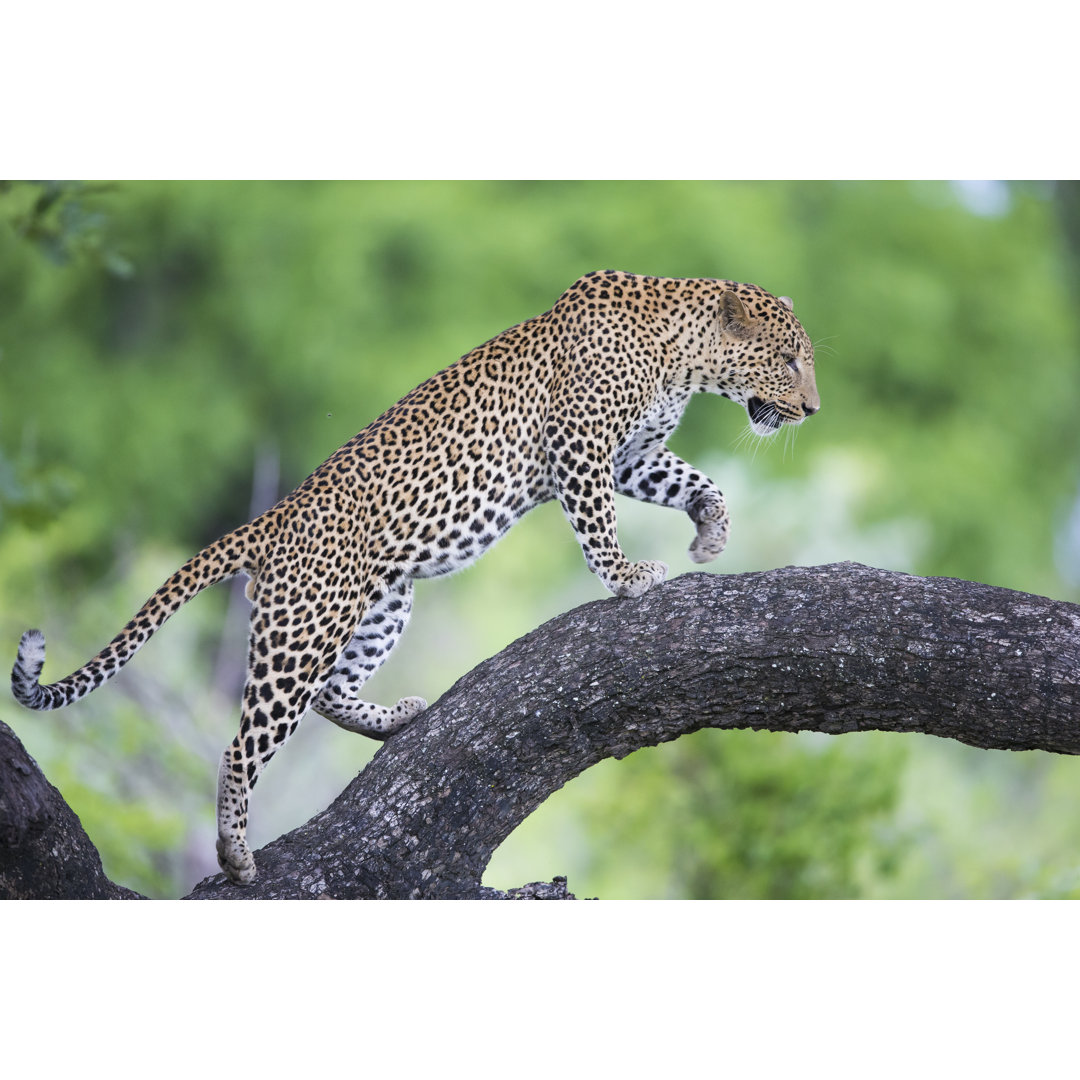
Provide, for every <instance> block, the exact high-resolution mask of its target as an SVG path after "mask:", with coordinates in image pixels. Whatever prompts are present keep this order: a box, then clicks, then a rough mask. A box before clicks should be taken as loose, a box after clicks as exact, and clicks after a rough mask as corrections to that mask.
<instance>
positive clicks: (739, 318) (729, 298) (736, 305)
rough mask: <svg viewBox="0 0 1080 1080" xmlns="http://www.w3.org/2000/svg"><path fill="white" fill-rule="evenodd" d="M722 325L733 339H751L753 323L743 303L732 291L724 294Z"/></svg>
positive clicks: (721, 312) (721, 313)
mask: <svg viewBox="0 0 1080 1080" xmlns="http://www.w3.org/2000/svg"><path fill="white" fill-rule="evenodd" d="M720 325H721V326H722V327H723V329H724V331H725V332H726V333H728V334H731V336H732V337H743V338H744V337H749V336H750V330H751V327H752V322H751V319H750V316H749V315H748V314H747V313H746V308H745V307H743V302H742V301H741V300H740V299H739V297H738V296H737V295H736V294H735V293H733V292H731V291H730V290H729V291H728V292H726V293H724V302H723V307H722V308H721V311H720Z"/></svg>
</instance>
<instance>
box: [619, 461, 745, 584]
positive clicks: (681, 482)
mask: <svg viewBox="0 0 1080 1080" xmlns="http://www.w3.org/2000/svg"><path fill="white" fill-rule="evenodd" d="M615 490H616V491H618V492H619V493H620V494H622V495H629V496H630V497H631V498H634V499H640V500H642V501H643V502H651V503H656V504H657V505H659V506H670V507H671V508H672V509H674V510H682V511H683V512H684V513H686V514H687V515H689V517H690V520H691V521H692V522H693V523H694V524H695V525H696V526H697V536H696V537H695V538H694V540H693V542H692V543H691V544H690V558H691V559H693V560H694V562H696V563H706V562H711V561H712V560H713V559H715V558H716V557H717V555H719V554H720V552H722V551H723V550H724V545H725V544H727V538H728V527H729V524H730V518H729V516H728V511H727V504H726V503H725V502H724V496H723V494H722V493H721V491H720V489H719V488H718V487H717V486H716V485H715V484H714V483H713V482H712V481H711V480H710V479H709V478H708V477H707V476H705V475H704V473H700V472H698V471H697V469H695V468H694V467H693V466H692V465H689V464H687V463H686V462H685V461H683V460H682V458H680V457H678V456H677V455H675V454H673V453H672V452H671V451H670V450H668V449H667V447H666V446H661V447H660V448H659V449H657V450H653V451H649V452H647V453H640V454H636V455H634V456H632V457H628V458H627V459H625V460H620V461H619V462H618V464H617V465H616V468H615Z"/></svg>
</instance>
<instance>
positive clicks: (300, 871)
mask: <svg viewBox="0 0 1080 1080" xmlns="http://www.w3.org/2000/svg"><path fill="white" fill-rule="evenodd" d="M1078 673H1080V608H1077V607H1076V606H1075V605H1072V604H1066V603H1061V602H1056V601H1052V600H1047V599H1044V598H1042V597H1036V596H1029V595H1026V594H1023V593H1016V592H1011V591H1009V590H1005V589H998V588H992V587H990V586H986V585H977V584H971V583H969V582H964V581H954V580H950V579H944V578H937V579H926V578H918V577H911V576H908V575H904V574H896V573H889V572H887V571H883V570H874V569H870V568H867V567H863V566H857V565H854V564H849V563H845V564H840V565H837V566H827V567H817V568H810V569H806V568H796V567H789V568H787V569H783V570H774V571H770V572H768V573H758V574H739V575H731V576H720V575H714V574H688V575H685V576H683V577H681V578H678V579H677V580H675V581H672V582H669V583H667V584H665V585H663V586H660V587H658V588H655V589H653V590H650V592H648V593H647V594H646V595H645V596H644V597H642V598H640V599H638V600H615V599H611V600H602V601H597V602H596V603H592V604H587V605H585V606H583V607H580V608H577V609H575V610H574V611H571V612H568V613H567V614H565V615H561V616H559V617H558V618H556V619H553V620H552V621H551V622H549V623H547V624H546V625H544V626H542V627H540V628H539V629H538V630H535V631H533V632H532V633H531V634H528V635H526V636H525V637H523V638H521V639H519V640H518V641H516V642H514V643H513V644H512V645H510V646H509V647H508V648H506V649H504V650H503V651H502V652H501V653H499V654H498V655H497V656H495V657H493V658H492V659H490V660H487V661H485V662H484V663H482V664H480V665H479V666H478V667H476V668H475V669H474V670H473V671H471V672H470V673H469V674H468V675H466V676H464V677H463V678H462V679H461V680H459V681H458V682H457V683H456V684H455V685H454V686H453V687H452V688H451V689H450V690H449V691H448V692H447V693H446V694H444V695H443V697H442V698H441V699H440V700H439V701H438V702H437V703H436V704H435V705H434V706H433V707H432V708H431V709H429V710H428V711H427V712H426V713H424V714H423V715H422V716H421V717H419V718H418V719H417V720H416V722H415V723H413V724H412V725H410V726H409V727H408V728H406V729H405V730H404V731H402V732H401V733H399V734H398V735H396V736H394V738H393V739H391V740H390V741H389V742H388V743H387V744H386V745H385V746H384V747H383V748H382V749H381V750H380V751H379V753H378V754H376V755H375V757H374V758H373V760H372V761H371V762H370V763H369V765H368V766H367V768H366V769H365V770H364V771H363V772H362V773H361V774H360V775H359V776H358V777H357V778H356V779H355V780H354V781H353V782H352V783H351V784H350V785H349V787H348V788H347V789H346V790H345V791H344V792H343V793H342V794H341V796H339V798H338V799H337V800H336V801H335V802H334V803H333V804H332V805H331V806H330V807H329V808H328V809H327V810H325V811H324V812H323V813H322V814H319V815H317V816H316V817H314V818H312V819H311V821H309V822H308V823H307V824H305V825H303V826H301V827H300V828H299V829H296V830H294V831H293V832H291V833H289V834H287V835H286V836H283V837H281V838H280V839H279V840H276V841H274V842H273V843H271V844H269V845H267V847H265V848H264V849H263V850H262V851H261V852H259V853H258V854H257V856H256V858H257V860H258V865H259V878H258V879H257V880H256V882H255V884H254V886H252V887H251V888H250V889H246V890H244V889H237V888H235V887H233V886H230V885H227V884H225V883H224V882H223V879H221V878H220V877H216V878H211V879H208V880H207V881H205V882H203V883H202V884H200V885H199V886H198V887H197V888H196V889H195V891H194V892H193V893H192V897H193V898H211V897H229V898H236V899H240V898H249V897H304V896H319V895H325V896H332V897H340V898H352V897H356V898H360V897H387V898H389V897H433V898H435V897H439V898H454V897H459V898H464V897H481V896H485V895H498V894H494V893H493V891H492V890H484V889H482V888H481V886H480V878H481V875H482V874H483V871H484V868H485V867H486V866H487V863H488V860H489V859H490V858H491V855H492V853H493V852H494V851H495V849H496V848H497V847H498V846H499V844H501V843H502V841H503V840H505V839H506V837H507V836H508V835H509V834H510V833H511V832H512V831H513V830H514V828H516V827H517V825H518V824H520V822H521V821H522V820H524V818H525V817H526V816H527V815H528V814H529V813H531V812H532V811H533V810H534V809H536V807H538V806H539V805H540V804H541V803H542V802H543V801H544V800H545V799H546V798H547V797H548V796H549V795H550V794H551V793H552V792H554V791H556V790H557V789H558V788H560V787H562V785H563V784H565V783H566V782H567V781H568V780H570V779H572V778H573V777H574V776H577V775H578V773H580V772H582V771H583V770H585V769H587V768H588V767H589V766H590V765H594V764H596V762H598V761H601V760H602V759H604V758H607V757H615V758H623V757H625V756H626V755H627V754H630V753H632V752H633V751H634V750H637V749H640V748H641V747H644V746H652V745H654V744H656V743H660V742H666V741H669V740H671V739H676V738H678V737H679V736H680V735H685V734H688V733H689V732H692V731H696V730H698V729H699V728H702V727H715V728H755V729H768V730H772V731H807V730H810V731H823V732H829V733H834V734H839V733H841V732H848V731H867V730H872V729H877V730H883V731H909V732H910V731H920V732H926V733H928V734H931V735H939V736H943V737H948V738H953V739H958V740H960V741H961V742H965V743H969V744H971V745H973V746H981V747H987V748H994V749H1011V750H1021V749H1042V750H1050V751H1054V752H1057V753H1068V754H1074V753H1080V723H1078V718H1080V709H1078V704H1080V701H1078V699H1080V691H1078V686H1077V679H1078Z"/></svg>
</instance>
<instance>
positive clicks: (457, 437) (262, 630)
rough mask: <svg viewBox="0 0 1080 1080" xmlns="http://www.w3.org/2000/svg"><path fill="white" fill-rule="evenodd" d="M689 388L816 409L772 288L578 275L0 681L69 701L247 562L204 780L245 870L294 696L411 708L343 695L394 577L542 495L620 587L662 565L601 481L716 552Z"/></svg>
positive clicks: (620, 590) (804, 361) (503, 526)
mask: <svg viewBox="0 0 1080 1080" xmlns="http://www.w3.org/2000/svg"><path fill="white" fill-rule="evenodd" d="M697 392H712V393H717V394H720V395H722V396H723V397H727V398H730V399H731V400H732V401H735V402H737V403H739V404H740V405H742V406H744V407H745V408H746V410H747V412H748V414H749V418H750V425H751V427H752V428H753V430H754V431H755V432H756V433H758V434H761V435H768V434H772V433H773V432H774V431H776V430H777V429H778V428H779V427H780V425H781V424H798V423H801V422H802V420H803V419H804V418H805V417H806V416H809V415H810V414H812V413H814V412H816V411H817V410H818V407H819V400H818V394H817V389H816V386H815V383H814V355H813V348H812V346H811V344H810V341H809V339H808V338H807V336H806V333H805V332H804V330H803V328H802V326H801V325H800V324H799V322H798V320H797V319H796V318H795V316H794V314H793V313H792V304H791V301H790V300H788V299H787V298H786V297H779V298H777V297H774V296H771V295H770V294H769V293H767V292H764V291H763V290H762V289H760V288H758V287H757V286H756V285H743V284H739V283H737V282H733V281H718V280H712V279H704V278H703V279H675V278H653V277H639V276H636V275H633V274H625V273H618V272H616V271H606V272H604V273H592V274H587V275H586V276H585V277H583V278H581V279H580V280H579V281H576V282H575V283H574V284H573V285H572V286H571V287H570V288H569V289H568V290H567V291H566V292H565V293H563V295H562V296H561V297H560V298H559V300H558V301H557V302H556V303H555V305H554V306H553V307H552V308H551V310H550V311H547V312H545V313H544V314H543V315H539V316H537V317H536V318H533V319H529V320H528V321H526V322H524V323H521V324H520V325H518V326H514V327H511V328H510V329H509V330H505V331H503V333H501V334H499V335H498V336H497V337H494V338H492V339H491V340H490V341H489V342H487V343H486V344H484V345H481V346H479V347H478V348H476V349H473V350H472V352H470V353H467V354H466V355H465V356H463V357H462V358H461V359H460V360H458V361H457V362H456V363H454V364H451V365H450V367H448V368H446V369H445V370H444V371H441V372H439V373H438V374H437V375H435V376H433V377H432V378H430V379H428V380H427V381H426V382H424V383H422V384H421V385H420V386H418V387H417V388H416V389H415V390H413V391H412V392H411V393H410V394H407V395H406V396H405V397H404V398H403V399H402V400H401V401H399V402H398V403H397V404H396V405H394V406H392V407H391V408H390V409H388V410H387V411H386V412H385V413H383V415H382V416H380V417H379V418H378V419H377V420H375V421H374V422H372V423H371V424H370V425H368V427H366V428H364V430H363V431H361V432H360V433H359V434H358V435H357V436H356V437H355V438H353V439H351V440H350V441H349V442H348V443H346V444H345V445H344V446H343V447H342V448H341V449H340V450H338V451H337V453H335V454H334V455H333V456H332V457H330V458H329V459H328V460H327V461H326V462H324V463H323V464H322V465H320V466H319V468H318V469H316V470H315V472H314V473H312V474H311V476H309V477H308V479H307V480H305V481H304V482H303V483H302V484H301V485H300V486H299V487H298V488H297V489H296V490H295V491H293V492H292V493H291V494H289V495H287V496H286V497H285V498H284V499H282V500H281V501H280V502H279V503H278V504H277V505H276V506H274V507H273V508H272V509H270V510H268V511H267V512H266V513H264V514H262V515H261V516H260V517H258V518H256V519H255V521H253V522H251V523H250V524H247V525H242V526H241V527H240V528H238V529H236V530H235V531H234V532H231V533H229V534H228V535H227V536H224V537H222V538H221V539H220V540H217V541H215V542H214V543H212V544H210V545H209V546H208V547H206V548H205V549H204V550H202V551H201V552H199V554H198V555H196V556H194V558H192V559H190V560H189V561H188V562H186V563H185V564H184V565H183V566H182V567H181V568H180V569H179V570H177V572H176V573H175V574H173V575H172V577H170V578H169V580H168V581H166V582H165V584H164V585H163V586H162V587H161V588H160V589H158V591H157V592H156V593H154V595H153V596H151V597H150V599H149V600H147V602H146V603H145V604H144V605H143V607H142V608H141V609H140V610H139V612H138V613H137V614H136V615H135V617H134V618H133V619H132V620H131V622H129V623H128V624H127V626H125V627H124V629H123V630H122V631H121V632H120V633H119V634H118V635H117V636H116V637H115V638H114V639H113V640H112V642H111V643H110V644H109V645H108V646H107V647H106V648H105V649H103V650H102V651H101V652H100V653H98V655H97V656H95V657H94V658H93V659H92V660H90V661H89V662H88V663H86V664H84V665H83V666H82V667H81V668H79V670H78V671H76V672H74V673H73V674H71V675H69V676H68V677H67V678H65V679H62V680H61V681H59V682H57V683H53V684H52V685H51V686H41V685H39V683H38V679H39V677H40V675H41V669H42V665H43V664H44V659H45V640H44V638H43V636H42V635H41V633H40V632H39V631H37V630H30V631H27V633H26V634H24V635H23V638H22V641H21V642H20V645H19V654H18V660H17V661H16V663H15V667H14V670H13V671H12V676H11V684H12V690H13V693H14V695H15V697H16V698H17V699H18V700H19V701H20V702H21V703H22V704H23V705H26V706H28V707H29V708H32V709H55V708H59V707H61V706H63V705H69V704H71V703H72V702H73V701H77V700H78V699H79V698H81V697H83V696H84V695H86V694H88V693H89V692H90V691H91V690H94V689H96V688H97V687H99V686H100V685H101V684H102V683H104V682H105V681H106V680H107V679H110V678H111V677H112V676H113V675H115V674H116V672H118V671H119V670H120V668H122V667H123V666H124V664H126V663H127V662H128V660H130V659H131V657H132V656H133V655H134V654H135V652H136V651H137V650H138V649H139V648H140V647H141V646H142V645H143V644H144V643H145V642H146V641H147V639H149V637H150V636H151V635H152V634H153V633H154V631H155V630H157V629H158V627H160V626H161V625H162V623H164V622H165V620H166V619H167V618H169V616H170V615H172V614H173V612H175V611H176V610H177V609H178V608H179V607H180V606H181V605H182V604H184V603H186V602H187V601H188V600H190V599H191V597H193V596H194V595H195V594H196V593H198V592H199V591H201V590H202V589H204V588H206V587H207V586H209V585H213V584H215V583H217V582H219V581H222V580H224V579H225V578H228V577H231V576H233V575H235V574H238V573H246V574H248V575H249V576H250V578H251V581H250V582H249V584H248V590H247V595H248V598H249V599H250V600H251V601H252V605H253V609H252V613H251V634H250V651H249V656H248V671H247V682H246V686H245V689H244V693H243V702H242V711H241V720H240V730H239V732H238V734H237V735H236V738H235V739H233V741H232V743H231V744H230V745H229V746H228V747H227V748H226V750H225V753H224V755H223V757H222V760H221V768H220V771H219V775H218V844H217V846H218V861H219V863H220V865H221V867H222V869H223V870H224V871H225V873H226V874H227V875H228V876H229V877H230V878H231V879H232V880H233V881H234V882H237V883H246V882H250V881H252V880H253V879H254V877H255V861H254V859H253V857H252V855H251V851H250V849H249V848H248V844H247V841H246V828H247V812H248V796H249V793H250V791H251V789H252V788H253V787H254V786H255V783H256V781H257V780H258V778H259V774H260V773H261V772H262V770H263V769H264V768H265V767H266V765H267V763H268V762H269V761H270V759H271V757H273V755H274V753H275V751H276V750H278V749H279V748H280V747H281V745H282V744H283V743H284V742H285V741H286V739H288V737H289V736H290V735H291V734H292V733H293V731H295V730H296V725H297V724H298V723H299V722H300V720H301V718H302V717H303V716H304V714H305V713H306V712H307V711H308V710H309V709H313V710H314V711H315V712H317V713H320V714H321V715H323V716H325V717H327V718H328V719H329V720H332V721H333V722H334V723H336V724H339V725H340V726H341V727H343V728H345V729H346V730H348V731H356V732H360V733H361V734H364V735H369V736H371V737H373V738H376V739H385V738H387V737H388V736H390V735H392V734H393V733H394V732H395V731H398V730H399V729H400V728H401V727H403V726H404V725H405V724H407V723H408V722H409V721H410V720H411V719H413V718H414V717H415V716H416V715H417V714H418V713H420V712H421V711H422V710H423V709H424V708H426V702H424V700H423V699H422V698H417V697H412V698H404V699H403V700H401V701H399V702H398V703H397V704H396V705H395V706H393V707H391V708H386V707H384V706H381V705H374V704H371V703H369V702H366V701H363V700H361V698H360V697H359V691H360V688H361V687H362V686H363V684H364V683H365V682H366V680H367V679H368V678H369V677H370V676H371V675H372V673H373V672H374V671H375V670H376V669H377V668H378V667H379V666H380V665H381V664H382V663H383V661H384V660H385V659H386V657H387V655H388V654H389V652H390V651H391V649H393V647H394V645H395V644H396V642H397V641H398V639H399V638H400V637H401V634H402V632H403V631H404V629H405V625H406V623H407V621H408V618H409V613H410V610H411V608H412V592H413V585H412V583H413V581H414V579H416V578H429V577H436V576H438V575H441V574H448V573H451V572H453V571H455V570H459V569H461V568H462V567H464V566H467V565H469V564H470V563H471V562H473V561H474V560H475V559H476V558H478V557H479V556H480V555H481V554H482V553H483V552H484V551H485V550H487V548H489V547H490V546H491V545H492V544H494V543H495V541H496V540H498V539H499V537H501V536H502V535H503V533H505V532H506V531H507V529H509V528H510V526H511V525H513V524H514V522H516V521H517V520H518V518H520V517H521V516H522V515H523V514H524V513H525V512H526V511H528V510H530V509H531V508H532V507H534V506H536V505H537V504H539V503H542V502H545V501H546V500H548V499H558V500H559V502H560V503H561V505H562V508H563V510H564V512H565V514H566V517H567V519H568V520H569V522H570V526H571V528H572V529H573V531H574V535H575V536H576V537H577V540H578V543H579V544H580V545H581V549H582V551H583V552H584V555H585V561H586V563H587V564H588V566H589V568H590V569H591V570H592V571H593V573H595V574H596V575H597V576H598V577H599V578H600V580H601V581H602V582H603V583H604V585H605V586H607V588H608V589H609V590H610V591H611V592H613V593H614V594H615V595H617V596H627V597H634V596H640V595H641V594H642V593H644V592H645V591H646V590H648V589H649V588H651V587H652V586H653V585H655V584H656V583H657V582H659V581H661V580H663V578H664V575H665V574H666V572H667V568H666V566H665V565H664V564H663V563H660V562H651V561H647V562H636V563H635V562H630V561H629V560H628V559H627V558H626V556H625V555H624V554H623V552H622V549H621V548H620V547H619V541H618V538H617V536H616V529H615V500H614V495H615V492H621V493H622V494H624V495H629V496H632V497H633V498H636V499H642V500H644V501H646V502H653V503H658V504H659V505H662V506H669V507H673V508H674V509H677V510H682V511H684V512H685V513H686V514H688V515H689V517H690V519H691V521H692V522H693V523H694V524H695V526H696V536H695V537H694V540H693V542H692V543H691V545H690V557H691V558H692V559H693V560H694V561H695V562H699V563H704V562H708V561H709V560H711V559H715V558H716V556H717V555H719V554H720V552H721V551H722V550H723V548H724V544H725V543H726V540H727V534H728V512H727V508H726V506H725V503H724V498H723V496H722V495H721V493H720V491H719V489H718V488H717V487H716V485H715V484H714V483H713V482H712V481H711V480H710V479H709V478H708V477H706V476H704V475H702V474H701V473H700V472H698V471H697V470H696V469H694V468H693V466H691V465H688V464H687V463H686V462H684V461H682V460H680V459H679V458H678V457H677V456H676V455H675V454H673V453H672V452H671V451H670V450H668V449H667V448H666V447H665V445H664V442H665V440H666V439H667V438H668V436H669V435H670V434H671V433H672V432H673V431H674V430H675V426H676V425H677V424H678V422H679V420H680V418H681V416H682V413H683V410H684V409H685V407H686V404H687V402H688V401H689V400H690V397H691V395H692V394H694V393H697Z"/></svg>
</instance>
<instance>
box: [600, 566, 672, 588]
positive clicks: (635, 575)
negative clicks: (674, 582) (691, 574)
mask: <svg viewBox="0 0 1080 1080" xmlns="http://www.w3.org/2000/svg"><path fill="white" fill-rule="evenodd" d="M667 571H668V568H667V563H662V562H652V561H648V562H638V563H627V564H626V572H625V573H624V574H623V575H620V576H619V577H614V576H613V577H612V579H611V581H609V582H608V588H609V589H610V590H611V591H612V592H613V593H614V594H615V595H616V596H641V595H642V593H646V592H648V591H649V590H650V589H651V588H652V587H653V586H654V585H659V584H660V582H661V581H663V580H664V578H665V577H667Z"/></svg>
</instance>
